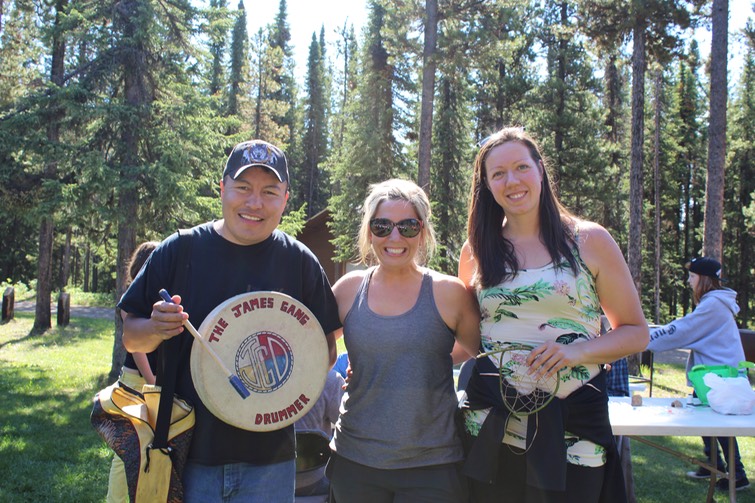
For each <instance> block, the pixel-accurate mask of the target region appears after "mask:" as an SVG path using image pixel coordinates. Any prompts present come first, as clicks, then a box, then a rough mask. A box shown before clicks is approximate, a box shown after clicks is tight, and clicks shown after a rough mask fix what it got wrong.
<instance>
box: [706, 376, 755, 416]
mask: <svg viewBox="0 0 755 503" xmlns="http://www.w3.org/2000/svg"><path fill="white" fill-rule="evenodd" d="M703 381H705V385H706V386H708V387H709V388H710V391H708V403H709V404H710V408H711V409H713V410H714V411H716V412H718V413H719V414H743V415H746V414H752V408H753V406H755V391H753V390H752V388H751V387H750V381H748V380H747V379H745V378H744V377H721V376H719V375H716V374H714V373H713V372H710V373H708V374H705V375H704V376H703Z"/></svg>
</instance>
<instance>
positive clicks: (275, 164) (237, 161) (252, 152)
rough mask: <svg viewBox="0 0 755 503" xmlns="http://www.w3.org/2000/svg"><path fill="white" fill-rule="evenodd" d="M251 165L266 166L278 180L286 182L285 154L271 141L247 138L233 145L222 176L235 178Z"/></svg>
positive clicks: (286, 166) (286, 163)
mask: <svg viewBox="0 0 755 503" xmlns="http://www.w3.org/2000/svg"><path fill="white" fill-rule="evenodd" d="M252 166H262V167H264V168H267V169H269V170H270V171H272V172H273V173H275V176H277V177H278V180H279V181H281V182H288V161H287V160H286V154H284V153H283V151H282V150H281V149H279V148H278V147H276V146H275V145H273V144H272V143H268V142H266V141H262V140H249V141H245V142H241V143H239V144H238V145H236V146H235V147H233V152H231V155H229V156H228V161H227V162H226V163H225V169H224V170H223V178H225V176H226V175H228V176H230V177H231V178H233V179H234V180H235V179H236V178H238V176H239V175H240V174H241V173H243V172H244V170H245V169H246V168H250V167H252Z"/></svg>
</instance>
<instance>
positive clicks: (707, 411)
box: [608, 397, 755, 502]
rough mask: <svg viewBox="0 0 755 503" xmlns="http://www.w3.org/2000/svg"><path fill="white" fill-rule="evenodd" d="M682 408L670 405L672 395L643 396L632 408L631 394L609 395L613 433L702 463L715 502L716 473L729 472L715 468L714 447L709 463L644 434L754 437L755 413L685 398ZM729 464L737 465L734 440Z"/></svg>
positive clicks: (732, 494) (732, 477) (731, 479)
mask: <svg viewBox="0 0 755 503" xmlns="http://www.w3.org/2000/svg"><path fill="white" fill-rule="evenodd" d="M678 400H679V401H681V402H682V404H683V407H682V408H675V407H671V403H672V402H673V401H674V399H673V398H643V399H642V405H640V406H637V407H633V406H632V405H631V400H630V398H628V397H610V399H609V403H608V410H609V413H610V417H611V428H612V429H613V433H614V435H627V436H630V437H632V438H634V439H635V440H637V441H639V442H642V443H644V444H647V445H650V446H652V447H655V448H656V449H660V450H662V451H664V452H667V453H669V454H672V455H674V456H677V457H679V458H681V459H684V460H686V461H689V462H691V463H695V464H697V465H700V466H703V467H705V468H707V469H708V470H710V472H711V478H710V484H709V486H708V498H707V501H708V502H712V501H713V493H714V490H715V484H716V474H718V475H720V476H723V477H726V474H725V473H723V472H721V471H719V470H718V469H717V467H716V458H715V456H716V450H715V449H712V450H711V459H710V464H709V465H706V464H705V463H703V462H701V461H699V460H697V459H695V458H691V457H689V456H686V455H684V454H682V453H680V452H677V451H674V450H672V449H669V448H667V447H665V446H662V445H659V444H657V443H655V442H652V441H650V440H648V439H646V438H642V437H643V436H651V437H665V436H674V437H691V436H701V437H730V438H731V437H739V436H746V437H752V436H755V415H749V416H730V415H723V414H718V413H717V412H714V411H713V409H711V408H710V407H708V406H705V405H697V406H695V405H688V404H687V403H686V398H682V399H678ZM714 445H716V444H714ZM724 454H725V455H728V466H729V468H730V469H731V471H732V472H733V468H734V442H729V452H728V454H727V453H724ZM735 477H736V475H735V474H734V473H729V475H728V479H729V501H730V502H734V501H736V499H737V498H736V491H735V487H734V483H735Z"/></svg>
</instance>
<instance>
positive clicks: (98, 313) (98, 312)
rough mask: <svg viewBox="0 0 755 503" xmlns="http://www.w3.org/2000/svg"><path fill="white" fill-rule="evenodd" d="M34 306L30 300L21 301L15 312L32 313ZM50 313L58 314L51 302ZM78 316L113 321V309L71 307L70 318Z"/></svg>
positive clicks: (55, 304) (56, 308)
mask: <svg viewBox="0 0 755 503" xmlns="http://www.w3.org/2000/svg"><path fill="white" fill-rule="evenodd" d="M34 308H35V304H34V302H33V301H31V300H22V301H19V302H16V305H15V308H14V309H15V310H16V311H19V312H34ZM50 312H51V313H52V314H53V316H57V314H58V305H57V303H55V302H53V303H52V304H51V306H50ZM76 316H80V317H82V318H102V319H108V318H109V319H114V316H115V308H113V307H86V306H71V318H73V317H76Z"/></svg>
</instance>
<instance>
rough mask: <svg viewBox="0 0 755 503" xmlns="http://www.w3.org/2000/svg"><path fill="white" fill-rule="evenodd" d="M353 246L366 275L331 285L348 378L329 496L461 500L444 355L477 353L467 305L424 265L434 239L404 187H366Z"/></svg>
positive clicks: (448, 363) (424, 203) (417, 198)
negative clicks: (348, 367) (356, 245)
mask: <svg viewBox="0 0 755 503" xmlns="http://www.w3.org/2000/svg"><path fill="white" fill-rule="evenodd" d="M359 247H360V255H361V259H362V262H363V263H365V264H367V265H373V267H371V268H369V269H366V270H360V271H354V272H351V273H349V274H347V275H346V276H344V277H343V278H341V279H340V280H339V281H338V282H337V283H336V284H335V286H334V287H333V293H334V294H335V296H336V300H337V301H338V309H339V314H340V317H341V321H342V322H343V336H344V338H345V343H346V349H347V351H348V353H349V359H350V362H351V368H352V370H353V375H352V377H351V380H350V382H349V384H348V387H347V389H346V394H345V395H344V398H343V401H342V403H341V411H340V412H341V414H340V418H339V420H338V423H337V424H336V432H335V436H334V438H333V441H332V443H331V448H332V449H333V451H334V455H333V457H332V458H331V464H330V467H329V475H330V480H331V485H332V488H333V493H334V496H335V499H336V501H338V503H350V502H355V503H356V502H358V503H371V502H402V501H406V502H409V501H411V502H423V501H426V502H433V503H438V502H449V503H450V502H459V501H463V499H464V498H465V494H466V489H465V482H464V478H463V477H462V476H461V474H460V466H459V465H460V462H461V461H462V458H463V452H462V447H461V439H460V437H459V434H458V432H457V428H456V421H455V414H456V410H457V400H456V394H455V392H454V384H453V372H452V358H451V351H452V349H453V348H454V344H455V342H458V343H459V346H460V348H462V349H463V350H462V351H461V352H459V349H457V353H455V354H460V353H463V352H466V353H468V355H463V356H462V355H460V358H461V359H466V358H468V357H469V355H474V354H476V353H477V350H478V347H479V343H480V333H479V328H480V327H479V322H480V317H479V309H478V307H477V304H476V301H475V299H474V297H473V296H472V294H471V293H470V292H468V291H467V289H466V287H465V286H464V284H463V283H462V282H461V281H460V280H459V279H457V278H456V277H453V276H447V275H444V274H440V273H438V272H435V271H432V270H429V269H426V268H424V267H422V264H424V263H425V261H426V260H427V258H428V257H429V255H430V254H431V253H432V251H433V249H434V247H435V237H434V234H433V228H432V224H431V222H430V203H429V201H428V199H427V196H426V195H425V193H424V191H423V190H422V189H421V188H420V187H418V186H417V185H416V184H414V183H413V182H410V181H406V180H388V181H386V182H383V183H380V184H377V185H374V186H373V187H372V190H371V192H370V194H369V195H368V196H367V199H366V201H365V203H364V216H363V219H362V225H361V228H360V231H359Z"/></svg>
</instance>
